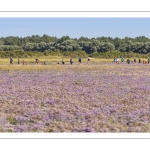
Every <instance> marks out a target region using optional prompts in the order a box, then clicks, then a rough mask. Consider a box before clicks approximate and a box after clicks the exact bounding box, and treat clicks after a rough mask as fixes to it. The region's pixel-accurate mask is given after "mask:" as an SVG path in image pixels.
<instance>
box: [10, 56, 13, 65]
mask: <svg viewBox="0 0 150 150" xmlns="http://www.w3.org/2000/svg"><path fill="white" fill-rule="evenodd" d="M10 64H11V65H13V58H12V57H10Z"/></svg>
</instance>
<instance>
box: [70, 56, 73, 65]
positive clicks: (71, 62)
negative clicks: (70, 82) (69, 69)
mask: <svg viewBox="0 0 150 150" xmlns="http://www.w3.org/2000/svg"><path fill="white" fill-rule="evenodd" d="M70 64H71V65H72V64H73V61H72V58H71V57H70Z"/></svg>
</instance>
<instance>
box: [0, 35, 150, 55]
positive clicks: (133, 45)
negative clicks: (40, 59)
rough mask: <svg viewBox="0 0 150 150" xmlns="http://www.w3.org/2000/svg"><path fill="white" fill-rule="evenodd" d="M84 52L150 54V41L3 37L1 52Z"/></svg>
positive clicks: (45, 36)
mask: <svg viewBox="0 0 150 150" xmlns="http://www.w3.org/2000/svg"><path fill="white" fill-rule="evenodd" d="M14 50H22V51H24V52H27V51H38V52H45V51H46V52H47V51H57V50H60V51H61V52H67V51H70V52H72V51H77V50H80V51H84V52H86V53H87V54H92V53H94V54H95V53H105V52H109V51H114V50H116V51H119V52H122V53H125V52H134V53H140V54H147V53H150V39H149V38H147V37H145V36H139V37H136V38H130V37H125V38H122V39H121V38H118V37H116V38H111V37H97V38H87V37H80V38H70V37H69V36H63V37H61V38H57V37H53V36H49V35H46V34H44V35H43V36H39V35H32V36H27V37H14V36H9V37H5V38H4V37H1V38H0V51H14Z"/></svg>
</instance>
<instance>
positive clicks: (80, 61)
mask: <svg viewBox="0 0 150 150" xmlns="http://www.w3.org/2000/svg"><path fill="white" fill-rule="evenodd" d="M69 62H70V64H71V65H72V64H73V59H72V57H70V61H69ZM78 62H79V64H81V63H82V58H81V57H79V58H78ZM88 62H90V58H89V57H88V60H87V63H88ZM57 64H58V65H59V64H60V62H59V61H58V62H57ZM64 64H65V61H64V59H62V65H64Z"/></svg>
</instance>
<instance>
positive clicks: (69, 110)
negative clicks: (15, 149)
mask: <svg viewBox="0 0 150 150" xmlns="http://www.w3.org/2000/svg"><path fill="white" fill-rule="evenodd" d="M62 67H64V69H60V70H57V69H52V70H41V71H40V70H39V71H23V70H22V71H21V70H20V71H4V70H3V71H0V132H150V65H138V64H137V65H126V64H125V65H116V66H113V65H108V64H103V65H96V66H90V65H87V66H86V65H85V66H79V65H78V66H69V65H68V66H62Z"/></svg>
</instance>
